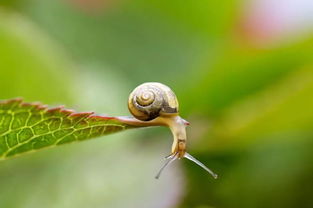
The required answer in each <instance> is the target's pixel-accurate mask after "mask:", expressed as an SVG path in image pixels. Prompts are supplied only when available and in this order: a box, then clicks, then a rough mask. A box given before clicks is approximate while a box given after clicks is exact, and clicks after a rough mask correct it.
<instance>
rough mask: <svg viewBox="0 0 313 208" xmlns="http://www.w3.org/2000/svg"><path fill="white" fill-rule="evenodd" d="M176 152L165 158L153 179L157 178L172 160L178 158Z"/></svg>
mask: <svg viewBox="0 0 313 208" xmlns="http://www.w3.org/2000/svg"><path fill="white" fill-rule="evenodd" d="M177 155H178V153H176V154H175V155H170V156H167V157H166V158H165V159H166V162H165V163H164V165H163V166H162V167H161V169H160V170H159V172H158V174H157V175H156V176H155V179H159V178H160V176H161V174H162V172H163V170H164V169H165V168H166V167H167V166H168V165H169V164H171V163H172V162H174V161H175V160H176V159H178V156H177Z"/></svg>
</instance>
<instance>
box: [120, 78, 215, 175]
mask: <svg viewBox="0 0 313 208" xmlns="http://www.w3.org/2000/svg"><path fill="white" fill-rule="evenodd" d="M128 109H129V111H130V112H131V114H132V115H133V116H134V118H133V117H127V118H125V117H124V118H122V119H123V120H124V122H126V123H129V124H131V125H135V126H142V127H144V126H167V127H169V128H170V130H171V132H172V134H173V138H174V140H173V144H172V149H171V153H170V155H169V156H167V157H166V158H165V159H166V162H165V164H164V165H163V166H162V167H161V169H160V171H159V172H158V173H157V175H156V177H155V178H157V179H158V178H159V177H160V175H161V173H162V171H163V170H164V169H165V168H166V167H167V166H168V165H169V164H171V163H172V162H174V161H175V160H177V159H181V158H187V159H189V160H190V161H192V162H194V163H196V164H197V165H199V166H200V167H202V168H203V169H204V170H206V171H207V172H208V173H210V174H211V175H212V176H213V177H214V178H217V175H216V174H215V173H213V172H212V171H211V170H210V169H209V168H207V167H206V166H205V165H204V164H203V163H201V162H200V161H198V160H197V159H196V158H194V157H193V156H191V155H190V154H188V153H187V152H186V140H187V135H186V127H187V126H188V125H189V123H188V122H187V121H186V120H184V119H183V118H181V117H180V116H179V111H178V100H177V98H176V95H175V93H174V92H173V91H172V90H171V89H170V88H169V87H168V86H166V85H164V84H161V83H157V82H147V83H143V84H141V85H139V86H138V87H136V88H135V89H134V90H133V91H132V93H131V94H130V96H129V99H128Z"/></svg>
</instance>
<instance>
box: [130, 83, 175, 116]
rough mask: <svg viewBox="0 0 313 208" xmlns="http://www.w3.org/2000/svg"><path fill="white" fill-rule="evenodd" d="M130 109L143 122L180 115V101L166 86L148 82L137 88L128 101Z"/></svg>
mask: <svg viewBox="0 0 313 208" xmlns="http://www.w3.org/2000/svg"><path fill="white" fill-rule="evenodd" d="M128 109H129V111H130V112H131V113H132V114H133V116H134V117H135V118H137V119H139V120H142V121H149V120H152V119H155V118H156V117H158V116H160V115H171V114H177V113H178V101H177V98H176V95H175V94H174V92H173V91H172V90H171V89H170V88H169V87H167V86H166V85H164V84H161V83H157V82H147V83H143V84H141V85H139V86H138V87H136V88H135V89H134V90H133V92H132V93H131V94H130V96H129V99H128Z"/></svg>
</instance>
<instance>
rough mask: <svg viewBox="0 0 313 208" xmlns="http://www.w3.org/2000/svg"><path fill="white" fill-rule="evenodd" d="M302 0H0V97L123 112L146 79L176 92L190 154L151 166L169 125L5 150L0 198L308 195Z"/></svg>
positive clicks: (198, 202)
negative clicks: (18, 153) (12, 152)
mask: <svg viewBox="0 0 313 208" xmlns="http://www.w3.org/2000/svg"><path fill="white" fill-rule="evenodd" d="M312 14H313V4H312V2H311V1H309V0H250V1H242V0H231V1H209V0H207V1H205V0H204V1H192V0H186V1H179V0H172V1H166V0H151V1H143V0H133V1H130V0H89V1H88V0H54V1H44V0H2V1H1V2H0V87H1V90H0V99H9V98H13V97H23V98H24V99H25V100H26V101H41V102H43V103H45V104H49V105H50V106H56V105H60V104H65V105H66V106H67V107H69V108H74V109H76V110H79V111H96V112H98V113H105V114H108V115H128V114H129V112H128V110H127V106H126V103H127V98H128V94H129V93H130V91H132V89H133V88H134V87H135V86H137V85H139V84H141V83H143V82H148V81H157V82H162V83H165V84H167V85H169V86H170V87H171V88H172V89H173V90H174V91H175V92H176V94H177V96H178V98H179V102H180V112H181V115H182V117H184V118H186V119H187V120H188V121H190V122H191V126H190V127H188V138H189V140H188V146H189V147H188V148H189V149H188V151H189V152H190V153H191V154H192V155H194V156H195V157H196V158H198V159H199V160H200V161H202V162H203V163H205V164H206V165H207V166H209V167H210V168H211V169H212V170H214V171H215V172H216V173H218V174H219V179H218V180H214V179H212V178H211V177H210V175H208V174H207V173H206V172H204V171H203V170H202V169H200V168H199V167H198V166H196V165H195V164H192V163H191V162H189V161H187V160H182V161H179V162H176V163H174V164H173V165H172V166H171V167H170V168H168V169H167V170H166V171H165V172H164V174H163V175H162V177H161V179H160V180H155V179H154V178H153V177H154V175H155V173H156V172H157V170H158V168H159V167H160V165H161V164H162V162H163V161H162V157H163V156H165V155H167V154H168V152H169V150H170V145H171V142H172V138H171V134H170V132H169V130H168V129H166V128H149V129H142V130H131V131H128V132H123V133H119V134H115V135H110V136H107V137H103V138H98V139H94V140H90V141H87V142H82V143H79V144H71V145H65V146H62V147H59V148H53V149H48V150H43V151H40V152H38V153H34V154H29V155H26V156H23V157H18V158H14V159H10V160H7V161H2V162H1V163H0V184H1V186H0V207H3V208H36V207H47V208H73V207H75V208H86V207H89V208H103V207H113V208H120V207H127V208H140V207H142V208H160V207H162V208H213V207H216V208H234V207H242V208H243V207H247V208H254V207H262V208H264V207H268V208H272V207H273V208H274V207H275V208H277V207H284V208H288V207H290V208H294V207H301V208H306V207H310V208H311V207H313V188H312V187H313V163H312V158H313V151H312V147H313V15H312Z"/></svg>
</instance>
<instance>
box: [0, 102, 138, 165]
mask: <svg viewBox="0 0 313 208" xmlns="http://www.w3.org/2000/svg"><path fill="white" fill-rule="evenodd" d="M135 127H136V126H132V125H129V124H126V123H124V122H123V119H121V118H118V117H107V116H98V115H94V113H93V112H84V113H76V112H74V111H73V110H68V109H64V108H63V107H62V106H61V107H56V108H48V107H47V106H44V105H41V104H38V103H25V102H23V101H22V99H11V100H5V101H0V158H1V159H5V158H8V157H11V156H15V155H19V154H22V153H27V152H31V151H35V150H38V149H42V148H45V147H53V146H57V145H61V144H65V143H70V142H74V141H82V140H86V139H90V138H94V137H99V136H102V135H107V134H111V133H114V132H119V131H122V130H125V129H129V128H135Z"/></svg>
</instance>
